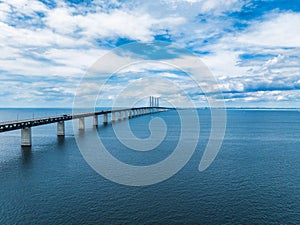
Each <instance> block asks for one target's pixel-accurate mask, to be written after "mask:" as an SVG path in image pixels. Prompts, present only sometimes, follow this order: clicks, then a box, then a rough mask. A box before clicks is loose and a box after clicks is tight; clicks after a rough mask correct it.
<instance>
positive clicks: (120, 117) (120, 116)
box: [118, 111, 122, 120]
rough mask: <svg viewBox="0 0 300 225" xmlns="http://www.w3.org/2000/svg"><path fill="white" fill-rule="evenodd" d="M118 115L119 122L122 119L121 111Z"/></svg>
mask: <svg viewBox="0 0 300 225" xmlns="http://www.w3.org/2000/svg"><path fill="white" fill-rule="evenodd" d="M118 114H119V118H118V119H119V120H121V119H122V111H119V112H118Z"/></svg>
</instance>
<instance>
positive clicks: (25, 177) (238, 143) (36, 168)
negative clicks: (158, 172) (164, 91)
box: [0, 109, 300, 224]
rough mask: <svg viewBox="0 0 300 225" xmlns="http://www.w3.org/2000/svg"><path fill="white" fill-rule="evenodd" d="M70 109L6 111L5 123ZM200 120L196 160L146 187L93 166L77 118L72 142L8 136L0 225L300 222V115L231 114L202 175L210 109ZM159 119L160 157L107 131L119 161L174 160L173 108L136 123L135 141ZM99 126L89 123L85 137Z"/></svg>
mask: <svg viewBox="0 0 300 225" xmlns="http://www.w3.org/2000/svg"><path fill="white" fill-rule="evenodd" d="M70 112H71V110H70V109H1V110H0V121H7V120H16V119H24V118H32V117H43V116H50V115H60V114H66V113H70ZM198 114H199V118H200V127H201V131H200V141H199V144H198V145H197V148H196V151H195V153H194V154H193V156H192V158H191V160H190V161H189V162H188V163H187V164H186V165H185V167H183V168H182V169H181V170H180V171H179V172H178V173H177V174H175V175H174V176H173V177H171V178H170V179H168V180H166V181H163V182H161V183H158V184H154V185H150V186H144V187H130V186H124V185H120V184H116V183H113V182H111V181H109V180H107V179H105V178H103V177H102V176H100V175H99V174H98V173H96V172H95V171H94V170H93V169H91V167H90V166H89V165H88V164H87V163H86V162H85V160H84V159H83V157H82V155H81V153H80V151H79V149H78V147H77V145H76V141H75V138H74V134H73V128H72V122H70V121H69V122H66V136H65V137H64V138H58V137H57V136H56V124H49V125H44V126H39V127H34V128H32V135H33V146H32V147H31V149H29V148H21V147H20V131H18V130H17V131H10V132H5V133H1V134H0V224H155V223H156V224H157V223H158V224H300V112H298V111H293V110H290V111H288V110H228V111H227V129H226V135H225V138H224V141H223V145H222V147H221V149H220V152H219V154H218V156H217V158H216V159H215V161H214V162H213V163H212V165H211V166H210V167H209V168H208V169H207V170H205V171H203V172H199V170H198V165H199V161H200V159H201V156H202V154H203V150H204V148H205V146H206V143H207V140H208V137H209V134H210V111H209V110H198ZM154 117H160V118H162V119H164V120H165V122H166V124H167V126H168V133H167V136H166V138H165V140H164V142H163V143H162V144H161V145H160V146H159V147H158V149H156V150H154V151H151V153H142V152H136V151H132V150H130V149H127V148H126V147H124V146H122V144H121V143H120V142H119V141H118V140H117V139H116V137H115V135H114V132H113V129H112V126H111V125H110V124H109V125H108V126H102V125H100V126H99V127H98V132H99V133H101V137H102V139H103V142H104V143H105V144H106V145H107V146H108V147H109V149H110V150H111V154H112V155H114V156H115V157H116V158H118V159H119V160H122V161H124V162H126V163H130V164H133V165H150V164H152V163H156V162H158V161H160V160H162V159H164V158H165V157H167V156H168V155H169V154H171V152H172V150H173V148H174V147H175V146H176V143H177V141H178V140H177V139H178V136H179V134H180V123H179V119H178V114H177V113H176V111H167V112H162V113H159V114H152V115H145V116H142V117H136V118H133V119H131V120H130V126H131V129H132V131H133V132H134V133H135V135H136V136H138V137H140V138H145V137H147V136H148V135H149V134H150V131H149V129H148V124H149V121H150V120H151V119H152V118H154ZM100 121H101V118H100ZM123 123H124V121H120V122H118V124H119V126H122V124H123ZM92 129H93V128H92V121H91V120H90V121H89V120H87V122H86V131H85V132H84V134H83V135H88V134H89V132H90V131H91V130H92ZM145 154H146V155H145Z"/></svg>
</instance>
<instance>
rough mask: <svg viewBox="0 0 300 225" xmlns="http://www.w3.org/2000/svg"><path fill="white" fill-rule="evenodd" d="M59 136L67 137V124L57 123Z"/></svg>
mask: <svg viewBox="0 0 300 225" xmlns="http://www.w3.org/2000/svg"><path fill="white" fill-rule="evenodd" d="M57 136H65V122H64V121H59V122H58V123H57Z"/></svg>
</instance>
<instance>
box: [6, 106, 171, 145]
mask: <svg viewBox="0 0 300 225" xmlns="http://www.w3.org/2000/svg"><path fill="white" fill-rule="evenodd" d="M150 105H151V103H150ZM170 109H174V108H168V107H159V106H150V107H137V108H125V109H114V110H102V111H98V112H88V113H80V114H65V115H60V116H50V117H44V118H36V119H26V120H16V121H8V122H1V123H0V133H2V132H7V131H12V130H21V146H31V144H32V140H31V139H32V138H31V127H35V126H41V125H45V124H50V123H57V135H58V136H64V135H65V124H64V121H67V120H73V119H78V120H79V129H80V130H84V129H85V122H84V118H85V117H94V120H93V125H94V126H98V116H99V115H103V124H107V123H108V114H111V122H115V121H116V120H121V119H130V118H133V117H136V116H141V115H146V114H150V113H156V112H161V111H166V110H170ZM116 114H118V115H117V116H116Z"/></svg>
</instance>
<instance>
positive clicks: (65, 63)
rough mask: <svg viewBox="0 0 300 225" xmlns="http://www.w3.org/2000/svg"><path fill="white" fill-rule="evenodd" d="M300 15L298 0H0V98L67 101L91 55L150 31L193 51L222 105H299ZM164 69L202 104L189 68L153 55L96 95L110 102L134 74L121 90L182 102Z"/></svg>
mask: <svg viewBox="0 0 300 225" xmlns="http://www.w3.org/2000/svg"><path fill="white" fill-rule="evenodd" d="M299 24H300V1H298V0H291V1H286V0H160V1H158V0H153V1H141V0H120V1H118V0H113V1H103V0H94V1H93V0H89V1H88V0H86V1H79V0H72V1H59V0H40V1H38V0H10V1H8V0H7V1H1V0H0V45H1V52H0V88H1V93H0V107H72V103H73V98H74V95H75V94H76V88H77V87H78V85H79V82H80V80H81V79H82V77H83V76H84V75H85V74H86V72H87V70H88V69H89V68H90V67H91V65H93V63H94V62H96V61H97V60H98V59H101V57H102V56H103V55H105V54H106V53H108V52H110V51H111V50H112V49H114V48H115V47H118V46H122V45H123V44H126V43H132V42H142V43H149V42H153V41H155V40H159V41H166V42H169V43H173V44H176V45H177V46H179V47H180V48H183V49H188V50H189V51H191V52H192V53H194V54H195V55H196V56H197V57H199V58H200V59H201V60H202V62H203V63H204V64H205V65H206V66H207V67H208V68H209V70H210V71H211V72H212V74H213V75H214V77H215V78H216V80H217V81H218V84H219V85H218V87H219V88H220V90H221V91H222V92H223V96H224V101H225V103H226V105H227V106H229V107H232V106H235V107H300V54H299V53H300V28H299ZM176 55H177V57H180V53H178V54H176ZM151 56H152V57H153V60H164V57H167V55H164V54H162V53H160V52H158V53H157V54H156V55H154V54H152V55H151ZM168 56H169V57H171V58H172V55H171V54H170V55H168ZM117 59H118V57H116V58H112V60H111V61H112V62H114V63H116V62H118V61H117ZM151 77H157V78H159V79H157V81H156V82H155V81H153V79H150V78H151ZM143 78H144V79H143ZM141 79H143V80H142V82H141ZM163 79H169V80H170V81H172V82H174V83H176V84H177V85H178V86H180V87H181V88H182V89H184V90H185V91H186V93H189V95H190V97H191V98H192V99H193V100H194V101H195V104H196V105H198V106H203V105H205V99H204V98H203V93H202V92H201V91H199V89H197V87H195V84H193V83H192V82H191V81H189V79H188V76H184V75H183V74H182V73H181V72H180V71H175V70H174V68H173V69H172V68H170V67H169V68H167V67H165V66H162V65H159V63H157V64H156V65H154V64H148V65H136V66H133V67H131V68H130V69H125V71H121V72H120V73H119V74H118V75H116V76H113V77H112V79H111V80H110V81H109V82H108V84H107V87H106V88H104V89H105V91H103V93H102V96H101V101H100V104H103V105H110V104H112V102H113V100H114V98H116V96H117V95H118V93H120V92H121V91H122V90H123V89H124V86H126V85H128V84H130V83H133V82H137V84H136V86H135V88H134V91H132V92H131V93H128V98H139V95H140V94H141V93H143V94H144V95H155V96H161V97H162V98H165V99H166V100H168V101H169V100H170V101H171V103H172V104H181V103H182V102H184V98H183V96H182V95H184V94H183V93H179V92H178V90H177V89H176V91H175V89H172V88H171V87H170V86H169V85H168V84H167V83H166V82H165V80H163ZM139 82H141V83H139ZM168 87H169V88H168ZM90 91H99V87H98V86H97V85H96V84H95V85H93V84H91V85H90ZM88 94H89V93H87V95H88Z"/></svg>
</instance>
